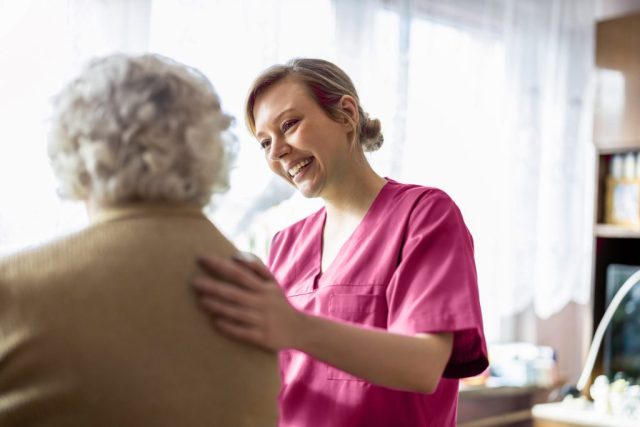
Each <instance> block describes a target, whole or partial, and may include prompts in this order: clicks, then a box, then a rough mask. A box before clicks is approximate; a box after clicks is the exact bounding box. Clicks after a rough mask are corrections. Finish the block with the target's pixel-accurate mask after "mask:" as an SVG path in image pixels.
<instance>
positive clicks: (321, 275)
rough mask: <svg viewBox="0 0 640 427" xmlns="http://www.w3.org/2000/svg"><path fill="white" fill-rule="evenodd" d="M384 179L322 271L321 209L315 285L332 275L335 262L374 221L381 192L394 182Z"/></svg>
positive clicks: (323, 216)
mask: <svg viewBox="0 0 640 427" xmlns="http://www.w3.org/2000/svg"><path fill="white" fill-rule="evenodd" d="M385 179H386V181H387V182H385V183H384V185H383V186H382V188H381V189H380V191H378V194H377V195H376V197H375V198H374V199H373V201H372V202H371V205H370V206H369V209H368V210H367V212H366V213H365V214H364V216H363V217H362V219H361V220H360V223H359V224H358V225H357V226H356V228H355V229H354V230H353V232H352V233H351V235H350V236H349V237H348V238H347V240H345V241H344V243H343V244H342V246H341V247H340V249H338V252H336V255H335V256H334V257H333V260H332V261H331V263H330V264H328V266H327V269H326V270H325V271H322V250H323V247H324V226H325V223H326V221H327V210H326V209H325V208H322V209H321V212H320V217H319V218H318V225H319V227H318V229H319V231H318V236H317V239H316V244H315V252H316V254H315V255H316V256H315V257H314V262H315V264H316V269H315V270H316V271H315V281H314V282H315V287H317V286H318V282H319V281H320V280H324V279H326V278H327V277H331V276H333V274H334V271H335V269H336V268H337V267H336V264H337V263H338V262H339V260H340V259H341V258H343V256H344V253H345V252H346V251H347V250H348V249H349V248H350V247H352V246H353V245H354V244H355V243H356V242H358V241H359V240H360V237H361V236H362V233H364V232H365V230H367V229H368V228H369V227H367V226H366V225H367V224H371V223H375V222H376V213H377V212H378V210H379V209H380V206H381V205H383V204H382V203H381V202H382V200H383V194H384V193H385V192H386V190H387V189H388V188H389V185H390V184H391V183H392V182H394V181H393V180H391V179H389V178H387V177H385ZM372 225H373V224H372Z"/></svg>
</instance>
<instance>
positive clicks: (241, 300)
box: [193, 276, 256, 306]
mask: <svg viewBox="0 0 640 427" xmlns="http://www.w3.org/2000/svg"><path fill="white" fill-rule="evenodd" d="M193 287H194V288H195V290H196V291H198V292H199V293H200V294H202V295H203V296H204V297H215V298H221V299H223V300H225V301H228V302H230V303H233V304H237V305H243V306H253V305H254V304H255V302H256V301H255V297H254V296H253V295H252V294H251V293H249V292H247V291H246V290H245V289H243V288H239V287H236V286H234V285H230V284H226V283H223V282H220V281H218V280H215V279H211V278H209V277H204V276H198V277H196V278H195V279H193Z"/></svg>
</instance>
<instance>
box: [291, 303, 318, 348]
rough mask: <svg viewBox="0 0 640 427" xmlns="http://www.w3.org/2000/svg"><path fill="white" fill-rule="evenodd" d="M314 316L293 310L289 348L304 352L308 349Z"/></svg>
mask: <svg viewBox="0 0 640 427" xmlns="http://www.w3.org/2000/svg"><path fill="white" fill-rule="evenodd" d="M313 320H314V316H313V315H311V314H307V313H304V312H302V311H300V310H295V314H294V316H293V320H292V322H291V327H292V332H293V333H292V334H291V335H292V336H291V345H290V348H292V349H294V350H299V351H305V350H306V349H307V347H308V342H309V338H310V335H311V334H312V324H313Z"/></svg>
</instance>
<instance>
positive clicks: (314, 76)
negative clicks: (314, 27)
mask: <svg viewBox="0 0 640 427" xmlns="http://www.w3.org/2000/svg"><path fill="white" fill-rule="evenodd" d="M286 77H293V78H295V79H296V81H298V82H301V83H303V84H304V85H305V86H306V87H307V89H308V90H309V92H310V94H311V95H312V96H313V98H314V100H315V101H316V103H317V104H318V105H319V106H320V107H321V108H322V109H323V110H324V111H325V113H326V114H327V115H328V116H329V117H331V118H333V119H334V120H339V119H340V118H347V119H348V120H349V121H350V122H353V121H352V120H351V118H350V117H349V116H348V115H347V114H346V113H345V112H344V111H342V109H340V108H339V106H338V103H339V101H340V99H341V98H342V97H343V96H344V95H350V96H351V97H353V98H354V99H355V101H356V103H357V105H358V115H359V116H360V120H359V123H353V126H354V130H355V135H356V139H357V140H358V141H359V142H360V144H361V145H362V146H363V148H364V151H375V150H377V149H379V148H380V147H381V146H382V143H383V142H384V137H383V136H382V132H381V129H380V120H378V119H371V118H370V117H369V115H368V114H367V113H365V111H364V110H363V108H362V106H361V105H360V98H359V97H358V92H357V91H356V88H355V86H354V85H353V82H352V81H351V79H350V78H349V76H348V75H347V74H346V73H345V72H344V71H343V70H342V69H340V68H339V67H338V66H337V65H335V64H333V63H331V62H329V61H325V60H323V59H313V58H294V59H292V60H290V61H289V62H287V63H286V64H284V65H273V66H271V67H269V68H267V69H266V70H265V71H263V72H262V74H260V75H259V76H258V77H257V78H256V79H255V81H254V82H253V84H252V85H251V88H250V89H249V95H248V96H247V101H246V104H245V119H246V122H247V126H248V127H249V130H250V131H251V133H252V134H254V135H255V132H256V127H255V126H256V123H255V117H254V115H253V109H254V106H255V102H256V99H257V98H258V96H259V95H260V94H261V93H263V92H264V91H265V90H266V89H268V88H269V87H271V86H272V85H274V84H275V83H277V82H279V81H281V80H283V79H284V78H286Z"/></svg>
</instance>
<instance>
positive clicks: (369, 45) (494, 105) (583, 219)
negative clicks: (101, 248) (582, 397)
mask: <svg viewBox="0 0 640 427" xmlns="http://www.w3.org/2000/svg"><path fill="white" fill-rule="evenodd" d="M638 3H639V2H638V1H624V0H367V1H365V0H360V1H359V0H304V1H301V0H208V1H205V0H130V1H126V0H112V1H107V0H20V1H19V0H15V1H11V0H0V255H6V254H9V253H11V252H14V251H17V250H20V249H24V248H26V247H29V246H32V245H35V244H38V243H42V242H44V241H47V240H50V239H52V238H55V237H56V236H60V235H62V234H65V233H68V232H71V231H73V230H76V229H78V228H81V227H83V226H85V225H86V224H87V218H86V213H85V211H84V207H83V206H82V205H79V204H77V203H74V202H65V201H61V200H59V199H58V197H57V195H56V183H55V180H54V178H53V174H52V172H51V170H50V168H49V165H48V161H47V157H46V137H47V126H48V117H49V114H50V111H51V107H50V101H51V98H52V96H54V94H55V93H56V92H57V91H58V90H59V89H60V88H61V87H62V85H63V84H64V83H65V82H66V81H68V80H69V79H70V78H71V77H72V76H73V75H74V74H76V73H77V72H78V71H79V70H80V67H81V66H82V64H84V63H85V62H86V61H87V60H88V59H90V58H92V57H95V56H99V55H104V54H108V53H112V52H115V51H123V52H132V53H140V52H147V51H151V52H157V53H160V54H163V55H167V56H169V57H172V58H174V59H176V60H178V61H181V62H184V63H186V64H188V65H191V66H194V67H196V68H198V69H200V70H201V71H203V72H204V73H205V74H206V75H207V77H208V78H209V79H210V80H211V82H212V83H213V85H214V87H215V88H216V90H217V92H218V93H219V94H220V96H221V98H222V104H223V109H225V110H226V111H227V112H229V113H230V114H232V115H234V116H235V117H236V124H235V127H234V132H235V134H236V135H237V136H238V139H239V148H238V150H239V151H238V157H237V161H236V164H235V166H234V168H233V171H232V176H231V191H229V192H228V193H226V194H221V195H217V196H216V197H215V198H214V200H213V203H212V205H211V206H210V207H208V208H207V213H208V215H209V217H210V218H211V219H212V220H213V221H214V222H215V223H216V224H217V225H218V226H219V227H220V228H221V229H222V230H223V231H224V232H225V234H226V235H227V236H228V237H229V238H230V239H232V240H233V241H234V242H236V244H237V246H238V247H239V248H241V249H244V250H249V251H252V252H254V253H256V254H258V255H259V256H261V257H264V256H265V255H266V253H267V250H268V245H269V243H270V240H271V237H272V235H273V234H274V233H275V232H276V231H277V230H278V229H280V228H282V227H283V226H285V225H287V224H290V223H292V222H294V221H295V220H297V219H300V218H302V217H304V216H306V215H307V214H309V213H311V212H313V211H314V210H316V209H318V208H319V206H320V205H319V202H318V201H317V200H306V199H304V198H302V197H300V196H298V195H295V194H294V192H293V191H292V190H291V189H290V188H288V187H287V185H286V184H284V183H283V182H282V181H280V180H279V179H278V178H274V177H272V174H271V172H270V171H269V169H268V168H267V166H266V164H265V161H264V158H263V153H262V151H261V149H260V147H259V145H258V143H257V142H256V141H255V140H254V139H253V138H252V137H251V136H250V134H249V133H248V132H247V131H246V129H245V125H244V120H243V103H244V97H245V93H246V90H247V88H248V87H249V85H250V83H251V82H252V80H253V78H254V77H255V76H256V75H257V74H258V73H259V72H260V71H261V70H262V69H264V68H266V67H267V66H269V65H272V64H274V63H282V62H284V61H286V60H288V59H290V58H292V57H297V56H304V57H321V58H325V59H328V60H330V61H333V62H335V63H337V64H338V65H339V66H340V67H342V68H343V69H345V70H346V71H347V73H348V74H349V75H350V76H351V77H352V78H353V80H354V83H355V85H356V87H357V88H358V90H359V92H360V97H361V100H362V104H363V106H364V108H365V110H366V111H368V112H369V114H370V115H371V116H372V117H377V118H379V119H380V120H381V122H382V127H383V132H384V135H385V143H384V145H383V147H382V149H381V150H379V151H378V152H375V153H373V154H371V155H369V158H370V161H371V162H372V164H373V165H374V168H375V169H376V170H377V171H378V172H379V173H380V174H382V175H384V176H387V177H390V178H393V179H395V180H397V181H400V182H406V183H417V184H422V185H427V186H435V187H440V188H442V189H443V190H445V191H446V192H448V193H449V194H450V195H451V196H452V197H453V199H454V200H455V201H456V202H457V203H458V205H459V206H460V208H461V210H462V212H463V215H464V218H465V221H466V222H467V224H468V227H469V229H470V230H471V233H472V234H473V236H474V239H475V245H476V260H477V266H478V274H479V286H480V292H481V301H482V307H483V315H484V321H485V328H486V335H487V338H488V340H489V342H491V343H505V342H514V341H517V342H525V343H530V344H533V345H544V346H549V347H550V348H552V349H553V356H551V357H552V358H553V359H554V361H556V362H557V363H558V369H559V371H558V374H559V376H560V377H562V378H564V379H567V380H569V381H573V382H575V379H576V378H577V376H578V374H579V372H580V369H581V367H582V362H583V358H584V354H585V352H586V347H587V346H588V341H589V339H590V334H591V330H592V323H593V317H592V311H591V306H590V298H591V295H592V261H593V247H594V237H593V227H594V208H593V207H594V203H596V201H595V198H596V196H595V195H596V189H595V186H596V169H597V168H596V165H597V156H598V152H597V151H596V149H595V147H594V144H593V143H592V128H593V116H594V105H595V103H594V96H595V92H596V90H595V88H596V78H595V77H596V73H595V60H594V54H595V31H596V26H595V23H596V21H598V20H603V19H608V18H610V17H613V16H617V15H620V14H623V13H631V12H633V11H634V10H640V5H639V4H638ZM614 80H615V79H614ZM639 120H640V119H639Z"/></svg>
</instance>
